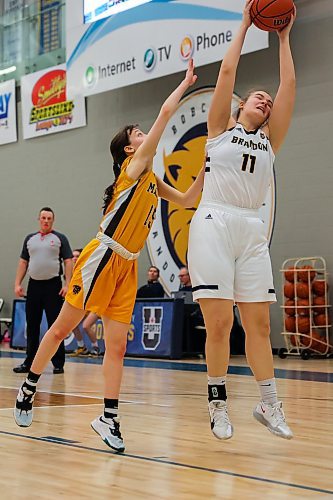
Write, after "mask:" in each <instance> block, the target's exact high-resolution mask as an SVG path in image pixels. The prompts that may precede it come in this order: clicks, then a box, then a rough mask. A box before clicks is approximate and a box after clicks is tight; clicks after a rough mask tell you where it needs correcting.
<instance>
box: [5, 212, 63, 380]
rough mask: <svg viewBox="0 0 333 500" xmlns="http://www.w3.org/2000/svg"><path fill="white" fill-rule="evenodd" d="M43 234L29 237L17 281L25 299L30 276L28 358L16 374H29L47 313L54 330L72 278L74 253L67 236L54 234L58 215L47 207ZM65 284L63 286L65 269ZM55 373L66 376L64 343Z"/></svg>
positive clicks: (41, 222)
mask: <svg viewBox="0 0 333 500" xmlns="http://www.w3.org/2000/svg"><path fill="white" fill-rule="evenodd" d="M38 221H39V231H36V232H35V233H31V234H28V236H27V237H26V238H25V240H24V243H23V249H22V252H21V257H20V260H19V263H18V266H17V271H16V279H15V296H16V297H24V296H25V291H24V289H23V288H22V281H23V279H24V277H25V275H26V274H27V273H28V274H29V283H28V289H27V293H26V297H27V302H26V321H27V355H26V359H25V360H24V362H23V363H22V364H21V365H19V366H16V367H15V368H13V371H14V372H15V373H28V372H29V370H30V366H31V364H32V362H33V359H34V357H35V354H36V352H37V350H38V346H39V335H40V324H41V321H42V316H43V311H45V313H46V318H47V323H48V326H49V328H50V326H51V325H52V323H54V321H55V320H56V319H57V316H58V314H59V312H60V309H61V307H62V304H63V298H64V297H65V295H66V293H67V288H68V284H69V282H70V279H71V276H72V250H71V247H70V246H69V243H68V240H67V238H66V236H65V235H64V234H61V233H58V232H57V231H54V229H53V224H54V212H53V210H52V209H51V208H49V207H44V208H42V209H41V210H40V212H39V218H38ZM62 263H63V265H64V272H65V284H63V283H62V274H63V266H62ZM52 363H53V365H54V369H53V373H55V374H57V373H64V363H65V346H64V342H61V344H60V346H59V349H58V350H57V352H56V353H55V355H54V356H53V358H52Z"/></svg>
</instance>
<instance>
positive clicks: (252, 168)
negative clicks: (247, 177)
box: [242, 153, 257, 174]
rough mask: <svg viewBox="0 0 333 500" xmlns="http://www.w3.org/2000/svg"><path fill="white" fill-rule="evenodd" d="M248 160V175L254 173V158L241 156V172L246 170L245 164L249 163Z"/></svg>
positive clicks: (245, 155) (246, 155)
mask: <svg viewBox="0 0 333 500" xmlns="http://www.w3.org/2000/svg"><path fill="white" fill-rule="evenodd" d="M249 159H250V160H251V164H250V174H253V172H254V165H255V164H256V159H257V158H256V157H255V156H252V155H248V154H246V153H245V154H243V165H242V170H243V172H246V169H247V164H248V163H249Z"/></svg>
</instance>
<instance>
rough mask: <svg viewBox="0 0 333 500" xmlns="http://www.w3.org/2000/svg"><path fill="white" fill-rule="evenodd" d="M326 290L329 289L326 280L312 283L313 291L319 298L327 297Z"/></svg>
mask: <svg viewBox="0 0 333 500" xmlns="http://www.w3.org/2000/svg"><path fill="white" fill-rule="evenodd" d="M325 289H326V291H327V289H328V286H327V282H326V281H325V280H316V281H314V282H313V283H312V291H313V293H314V294H315V295H317V296H319V297H322V296H324V295H325Z"/></svg>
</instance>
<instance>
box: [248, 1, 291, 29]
mask: <svg viewBox="0 0 333 500" xmlns="http://www.w3.org/2000/svg"><path fill="white" fill-rule="evenodd" d="M294 9H295V6H294V3H293V1H292V0H254V2H253V4H252V7H251V11H250V15H251V19H252V22H253V24H254V25H255V26H257V28H260V29H261V30H264V31H276V30H280V29H282V28H284V27H285V26H287V24H288V23H289V22H290V19H291V14H292V13H293V12H294Z"/></svg>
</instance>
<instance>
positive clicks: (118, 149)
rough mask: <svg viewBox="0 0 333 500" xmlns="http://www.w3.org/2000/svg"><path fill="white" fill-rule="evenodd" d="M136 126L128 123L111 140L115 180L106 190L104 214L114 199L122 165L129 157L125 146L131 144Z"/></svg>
mask: <svg viewBox="0 0 333 500" xmlns="http://www.w3.org/2000/svg"><path fill="white" fill-rule="evenodd" d="M136 127H137V125H126V126H125V127H123V128H122V129H121V130H120V131H119V132H118V134H116V135H115V136H114V138H113V139H112V141H111V144H110V152H111V155H112V158H113V173H114V182H113V183H112V184H111V185H110V186H108V187H107V188H106V190H105V191H104V197H103V214H105V212H106V210H107V208H108V206H109V204H110V202H111V200H112V196H113V192H114V188H115V185H116V182H117V179H118V177H119V175H120V172H121V166H122V164H123V163H124V161H125V160H126V158H127V154H126V152H125V147H126V146H129V144H130V140H129V136H130V135H131V132H132V130H133V129H134V128H136Z"/></svg>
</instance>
